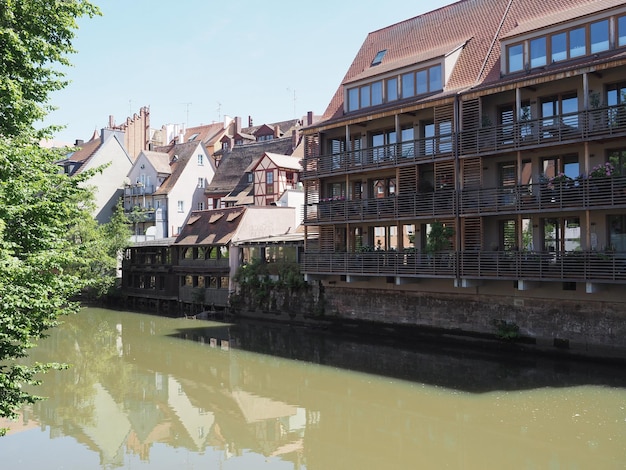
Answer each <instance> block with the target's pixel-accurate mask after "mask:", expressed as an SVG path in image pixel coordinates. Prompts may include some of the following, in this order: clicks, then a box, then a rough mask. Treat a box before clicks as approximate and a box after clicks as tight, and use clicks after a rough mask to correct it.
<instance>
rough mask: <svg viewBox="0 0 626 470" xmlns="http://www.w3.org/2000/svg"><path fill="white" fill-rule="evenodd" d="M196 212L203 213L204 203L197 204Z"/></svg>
mask: <svg viewBox="0 0 626 470" xmlns="http://www.w3.org/2000/svg"><path fill="white" fill-rule="evenodd" d="M198 210H199V211H203V210H204V202H199V203H198Z"/></svg>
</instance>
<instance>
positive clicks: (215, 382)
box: [0, 308, 626, 470]
mask: <svg viewBox="0 0 626 470" xmlns="http://www.w3.org/2000/svg"><path fill="white" fill-rule="evenodd" d="M50 333H51V334H50V336H49V337H48V338H46V339H45V340H42V341H41V342H40V344H39V346H38V347H37V348H36V349H35V350H33V351H32V354H31V357H32V358H33V359H36V360H39V361H46V362H47V361H61V362H66V363H69V364H71V368H70V369H68V370H64V371H54V372H50V373H48V374H46V375H45V376H43V384H42V385H41V386H39V387H38V388H37V389H36V392H37V394H39V395H42V396H45V397H48V398H47V399H45V400H43V401H39V402H37V403H36V404H35V405H33V406H27V407H25V408H24V409H23V410H22V413H21V416H20V419H19V420H18V421H17V422H13V423H10V427H11V430H10V432H9V434H8V435H7V436H6V437H4V438H0V456H1V458H0V462H1V464H0V467H1V468H10V469H13V468H15V469H20V470H30V469H46V470H49V469H80V470H85V469H114V468H124V469H143V468H146V469H180V470H182V469H227V470H228V469H231V470H232V469H246V470H249V469H268V470H274V469H308V470H333V469H342V470H343V469H359V470H363V469H377V470H379V469H443V468H448V469H481V470H484V469H594V470H595V469H624V468H626V374H625V370H624V367H623V366H621V365H617V364H602V363H598V362H588V361H583V360H573V359H568V360H565V359H556V358H547V357H535V356H529V355H524V356H519V355H518V356H514V357H509V356H507V355H504V354H500V353H498V354H494V353H493V352H490V351H485V350H482V349H479V348H476V349H474V350H468V349H464V348H460V347H456V346H454V345H450V344H445V345H444V344H435V343H430V344H413V345H407V344H404V343H403V344H393V342H392V341H385V342H381V341H378V342H376V341H371V340H368V341H365V340H362V339H360V338H359V337H357V336H356V335H353V336H343V337H337V336H336V335H333V334H330V333H329V332H326V331H323V330H307V329H304V328H295V327H286V326H278V325H268V324H261V323H247V324H245V325H243V324H242V325H236V324H224V323H217V322H212V321H205V320H188V319H174V318H166V317H158V316H152V315H144V314H138V313H129V312H118V311H112V310H104V309H95V308H86V309H83V310H82V311H81V312H80V313H79V314H78V315H74V316H71V317H67V318H65V319H64V324H63V325H62V326H60V327H58V328H56V329H54V330H52V331H51V332H50ZM0 425H1V424H0Z"/></svg>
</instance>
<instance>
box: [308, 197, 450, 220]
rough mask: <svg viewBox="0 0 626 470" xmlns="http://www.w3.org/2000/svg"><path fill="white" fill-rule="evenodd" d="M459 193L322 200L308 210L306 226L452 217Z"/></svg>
mask: <svg viewBox="0 0 626 470" xmlns="http://www.w3.org/2000/svg"><path fill="white" fill-rule="evenodd" d="M455 194H456V193H455V192H454V191H452V190H440V191H435V192H430V193H413V194H398V195H397V196H391V197H386V198H373V199H353V200H334V201H322V202H320V203H318V204H313V205H310V206H307V207H306V211H305V222H306V223H333V222H358V221H366V220H371V221H376V220H393V219H410V218H420V217H424V218H430V217H444V216H447V217H451V216H453V215H454V214H455V211H456V198H455Z"/></svg>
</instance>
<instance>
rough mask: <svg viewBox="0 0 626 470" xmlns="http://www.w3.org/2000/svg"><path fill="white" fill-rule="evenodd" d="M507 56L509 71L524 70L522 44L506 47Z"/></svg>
mask: <svg viewBox="0 0 626 470" xmlns="http://www.w3.org/2000/svg"><path fill="white" fill-rule="evenodd" d="M507 58H508V60H507V63H508V64H509V72H518V71H520V70H524V46H523V45H522V44H514V45H513V46H509V47H508V49H507Z"/></svg>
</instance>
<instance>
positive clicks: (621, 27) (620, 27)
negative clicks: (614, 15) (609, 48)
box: [617, 16, 626, 46]
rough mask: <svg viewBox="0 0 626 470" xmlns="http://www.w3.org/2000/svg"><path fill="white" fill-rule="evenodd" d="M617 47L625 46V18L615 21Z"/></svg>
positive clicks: (621, 17)
mask: <svg viewBox="0 0 626 470" xmlns="http://www.w3.org/2000/svg"><path fill="white" fill-rule="evenodd" d="M617 45H618V46H626V16H620V17H619V18H618V19H617Z"/></svg>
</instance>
